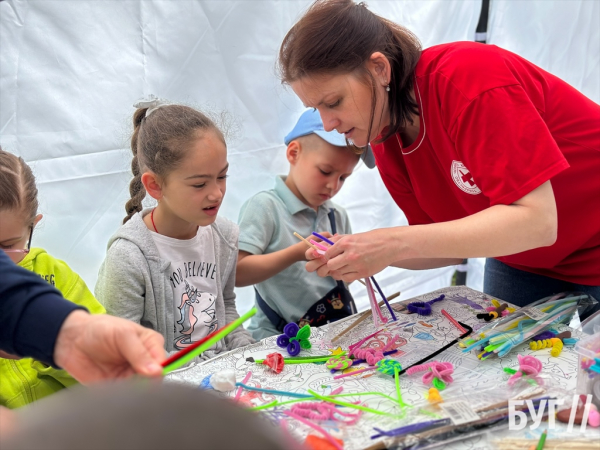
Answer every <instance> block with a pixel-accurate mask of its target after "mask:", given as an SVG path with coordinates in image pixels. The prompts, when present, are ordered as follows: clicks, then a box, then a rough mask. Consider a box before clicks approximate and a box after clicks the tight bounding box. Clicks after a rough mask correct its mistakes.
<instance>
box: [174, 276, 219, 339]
mask: <svg viewBox="0 0 600 450" xmlns="http://www.w3.org/2000/svg"><path fill="white" fill-rule="evenodd" d="M184 282H185V292H184V293H183V294H182V295H181V303H180V305H179V307H178V308H177V309H178V310H179V320H177V324H178V325H180V327H181V328H180V330H179V333H180V334H181V336H180V337H179V338H178V339H177V340H176V341H175V348H176V349H177V350H181V349H184V348H186V347H189V346H190V345H192V344H193V343H194V342H195V341H197V340H199V339H202V338H203V337H205V336H207V335H208V334H210V333H212V332H213V331H214V330H216V329H217V326H218V320H217V316H216V310H215V300H216V296H215V295H214V294H211V293H210V292H198V289H197V288H195V287H193V286H190V284H189V283H188V282H187V280H184Z"/></svg>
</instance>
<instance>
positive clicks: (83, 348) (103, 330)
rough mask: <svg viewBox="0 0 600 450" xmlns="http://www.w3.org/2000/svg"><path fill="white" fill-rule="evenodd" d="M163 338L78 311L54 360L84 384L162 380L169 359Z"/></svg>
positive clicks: (122, 321) (62, 333) (68, 322)
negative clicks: (163, 364)
mask: <svg viewBox="0 0 600 450" xmlns="http://www.w3.org/2000/svg"><path fill="white" fill-rule="evenodd" d="M165 357H166V355H165V350H164V339H163V337H162V335H160V334H158V333H157V332H155V331H153V330H150V329H148V328H145V327H142V326H141V325H138V324H136V323H134V322H131V321H129V320H125V319H121V318H118V317H113V316H108V315H94V316H93V315H90V314H88V313H86V312H84V311H79V310H78V311H74V312H72V313H71V314H69V315H68V316H67V318H66V319H65V321H64V322H63V325H62V327H61V329H60V331H59V334H58V338H57V340H56V346H55V349H54V361H56V364H58V365H59V366H60V367H62V368H63V369H65V370H66V371H67V372H69V374H71V375H72V376H73V377H74V378H75V379H77V380H78V381H80V382H81V383H84V384H88V383H94V382H97V381H102V380H108V379H116V378H127V377H129V376H131V375H134V374H138V375H142V376H147V377H158V376H160V375H161V373H162V367H161V365H160V364H161V362H162V361H164V360H165Z"/></svg>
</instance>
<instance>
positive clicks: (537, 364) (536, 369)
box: [508, 355, 543, 386]
mask: <svg viewBox="0 0 600 450" xmlns="http://www.w3.org/2000/svg"><path fill="white" fill-rule="evenodd" d="M517 358H518V359H519V370H518V371H517V373H515V374H514V375H513V376H511V377H510V378H509V379H508V384H509V385H510V386H512V385H513V384H515V382H516V381H517V380H518V379H519V378H521V377H522V376H524V375H527V376H530V377H531V378H532V379H534V380H535V381H536V382H537V383H538V384H543V382H542V379H541V378H539V377H538V376H537V375H538V374H539V373H540V372H541V370H542V362H541V361H540V360H539V359H537V358H536V357H535V356H523V355H517Z"/></svg>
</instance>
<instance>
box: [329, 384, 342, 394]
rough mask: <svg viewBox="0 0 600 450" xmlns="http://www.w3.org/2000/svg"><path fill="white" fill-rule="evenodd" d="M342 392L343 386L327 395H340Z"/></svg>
mask: <svg viewBox="0 0 600 450" xmlns="http://www.w3.org/2000/svg"><path fill="white" fill-rule="evenodd" d="M343 390H344V386H340V387H339V388H336V389H334V390H333V391H331V394H329V395H337V394H341V393H342V391H343Z"/></svg>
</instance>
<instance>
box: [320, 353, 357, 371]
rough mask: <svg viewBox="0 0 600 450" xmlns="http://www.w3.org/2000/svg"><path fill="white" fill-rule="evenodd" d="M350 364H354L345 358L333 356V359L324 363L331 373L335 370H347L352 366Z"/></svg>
mask: <svg viewBox="0 0 600 450" xmlns="http://www.w3.org/2000/svg"><path fill="white" fill-rule="evenodd" d="M352 364H354V363H353V361H352V360H351V359H350V358H348V357H347V356H334V357H333V358H330V359H328V360H327V362H326V363H325V365H326V366H327V368H328V369H331V371H332V372H335V371H336V370H344V369H347V368H348V367H350V366H352Z"/></svg>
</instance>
